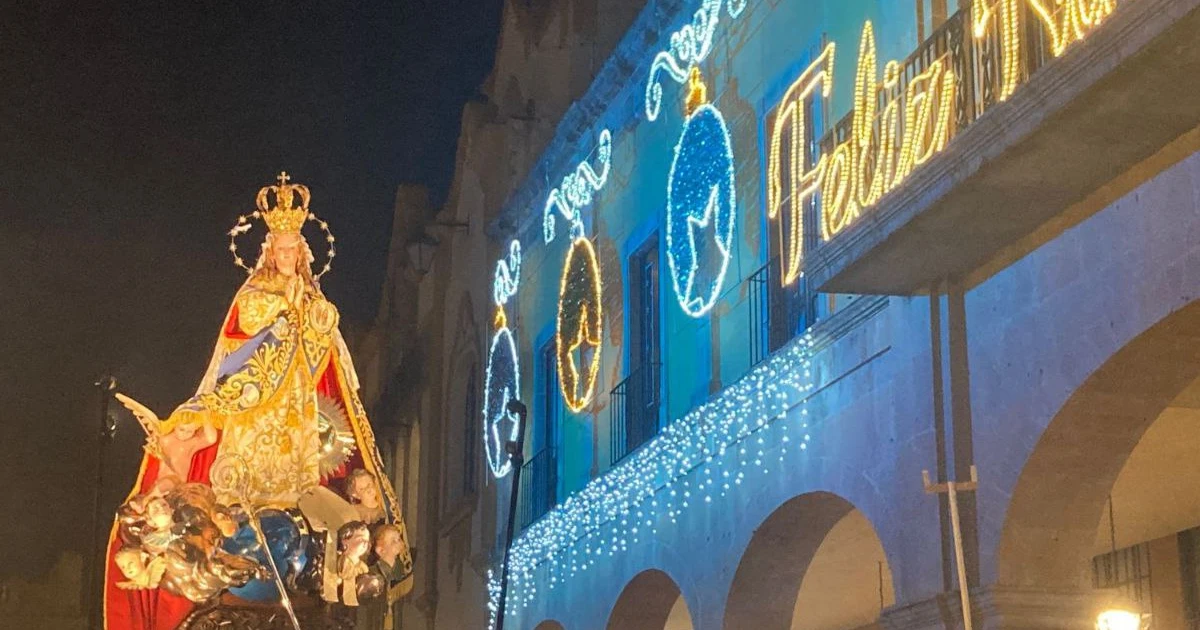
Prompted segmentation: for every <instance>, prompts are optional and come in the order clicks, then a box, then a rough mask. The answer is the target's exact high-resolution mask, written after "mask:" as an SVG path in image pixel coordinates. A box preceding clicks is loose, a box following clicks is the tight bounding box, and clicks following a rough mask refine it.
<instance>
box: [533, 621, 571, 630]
mask: <svg viewBox="0 0 1200 630" xmlns="http://www.w3.org/2000/svg"><path fill="white" fill-rule="evenodd" d="M533 630H566V629H565V628H563V625H562V624H561V623H558V622H557V621H555V620H553V619H546V620H545V621H543V622H541V623H539V624H538V625H536V626H534V627H533Z"/></svg>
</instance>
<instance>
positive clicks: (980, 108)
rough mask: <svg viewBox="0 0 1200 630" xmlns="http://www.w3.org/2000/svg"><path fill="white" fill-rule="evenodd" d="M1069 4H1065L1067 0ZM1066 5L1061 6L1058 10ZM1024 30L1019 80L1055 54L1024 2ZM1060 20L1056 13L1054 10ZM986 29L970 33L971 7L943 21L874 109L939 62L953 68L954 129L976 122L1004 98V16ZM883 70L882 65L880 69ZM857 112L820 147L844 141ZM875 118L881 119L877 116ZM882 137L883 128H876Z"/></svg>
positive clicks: (881, 94) (837, 125)
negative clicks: (983, 33) (976, 35)
mask: <svg viewBox="0 0 1200 630" xmlns="http://www.w3.org/2000/svg"><path fill="white" fill-rule="evenodd" d="M1064 4H1065V3H1064ZM1063 10H1066V9H1065V8H1064V7H1063V6H1059V7H1058V8H1057V9H1056V10H1055V12H1056V14H1057V12H1059V11H1063ZM1019 11H1020V12H1021V16H1020V24H1021V25H1022V29H1023V30H1022V33H1021V38H1020V44H1021V48H1020V51H1019V54H1020V59H1021V66H1020V72H1019V77H1018V83H1021V82H1024V81H1025V80H1026V79H1027V78H1028V77H1029V76H1030V75H1032V74H1033V73H1034V72H1036V71H1037V70H1038V69H1039V68H1041V67H1042V66H1044V65H1045V64H1046V63H1047V62H1048V61H1049V60H1051V59H1053V58H1054V53H1053V51H1052V50H1051V49H1050V48H1051V47H1050V42H1049V41H1048V36H1047V35H1046V31H1045V28H1044V27H1043V24H1042V22H1041V20H1040V19H1038V17H1037V16H1035V15H1033V14H1032V13H1031V10H1030V8H1029V6H1028V5H1027V4H1026V3H1021V4H1020V9H1019ZM1055 18H1056V19H1058V16H1057V15H1055ZM986 30H987V32H986V33H985V35H984V36H983V37H979V38H976V37H975V36H974V34H973V33H972V25H971V7H970V6H968V7H966V8H963V9H960V10H959V11H957V12H956V13H955V14H954V15H952V16H950V17H949V18H948V19H947V20H946V21H945V22H943V23H942V24H941V25H939V26H938V27H937V28H936V29H934V31H933V32H932V33H931V34H930V35H929V37H928V38H927V39H926V40H925V41H924V42H922V43H921V45H920V46H919V47H917V49H916V50H915V51H913V53H912V54H910V55H909V56H908V58H906V59H905V60H904V61H903V63H902V64H901V66H900V74H899V80H898V81H897V82H896V83H895V85H893V86H889V87H884V86H882V85H881V86H880V87H879V89H878V90H877V92H876V99H877V101H876V102H877V108H876V111H879V112H882V111H883V108H884V106H885V105H887V103H889V102H892V101H894V100H896V99H901V98H903V97H904V95H905V93H906V92H907V90H908V86H909V85H910V84H911V83H912V82H913V80H915V79H916V78H917V77H918V76H920V75H921V74H922V73H924V72H925V71H926V70H928V69H929V68H930V66H932V65H933V63H934V62H937V61H941V62H942V64H943V66H944V67H947V68H950V69H952V70H953V71H954V78H955V93H954V95H955V102H954V115H953V119H954V130H952V133H957V132H958V131H961V130H962V129H963V128H964V127H966V126H968V125H970V124H971V123H973V122H975V120H977V119H978V118H979V117H980V116H982V115H983V114H984V112H986V111H987V110H988V109H990V108H991V107H992V106H993V105H995V104H996V103H998V102H1000V94H1001V88H1002V85H1003V78H1004V77H1003V72H1002V69H1003V67H1004V59H1003V58H1002V55H1003V54H1004V53H1003V52H1002V51H1001V32H1000V20H999V19H998V18H996V17H993V18H992V19H990V20H989V21H988V22H987V25H986ZM879 71H880V72H882V68H881V69H879ZM853 118H854V112H850V113H848V114H846V115H845V116H844V117H843V118H841V119H840V120H838V121H837V122H836V123H834V125H833V126H832V127H831V128H830V129H829V131H828V132H826V133H825V135H824V136H822V137H821V139H820V140H819V142H818V145H819V146H820V148H821V152H822V153H823V154H825V155H829V154H831V153H832V152H833V150H834V148H835V147H837V145H839V144H842V143H843V142H846V141H847V140H848V139H849V138H850V134H851V131H852V120H853ZM876 122H877V121H876ZM905 122H906V121H905V117H904V116H900V117H899V120H898V123H899V125H900V129H898V130H897V136H896V137H898V138H900V137H903V134H904V132H905V130H904V124H905ZM873 133H874V134H875V139H876V140H878V134H879V129H878V125H875V128H874V129H873Z"/></svg>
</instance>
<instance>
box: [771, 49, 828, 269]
mask: <svg viewBox="0 0 1200 630" xmlns="http://www.w3.org/2000/svg"><path fill="white" fill-rule="evenodd" d="M833 58H834V45H833V44H832V43H830V44H828V45H827V46H825V50H823V51H821V54H820V56H818V57H817V58H816V60H814V61H813V62H812V64H811V65H809V66H808V68H806V69H805V70H804V72H801V73H800V76H799V77H798V78H797V79H796V80H795V81H794V82H793V83H792V85H791V86H790V87H788V89H787V92H785V93H784V94H783V99H782V100H780V102H779V112H778V113H777V114H776V115H775V123H774V125H773V126H772V129H771V143H770V154H769V155H768V158H767V160H768V161H767V217H768V218H770V219H776V218H779V216H780V213H781V212H785V211H786V212H788V213H789V215H788V216H789V220H790V226H789V229H788V232H787V234H782V235H781V242H782V243H783V247H782V251H783V255H782V256H780V264H782V265H783V284H785V285H789V284H791V283H793V282H795V281H796V279H797V278H799V277H800V262H801V260H803V258H804V207H805V205H806V202H807V200H808V199H809V197H812V196H813V195H815V194H816V192H817V187H818V186H819V185H820V183H821V180H822V178H824V176H825V166H826V157H825V156H824V155H822V156H820V158H819V159H818V160H817V163H816V165H815V166H813V168H812V169H811V170H805V166H806V164H805V162H806V161H807V158H808V155H807V150H806V149H807V147H805V146H804V138H805V130H806V129H807V128H808V124H809V122H808V121H807V120H806V119H805V116H804V102H805V100H807V99H808V98H809V97H810V96H812V94H813V93H814V92H816V90H817V89H818V88H820V90H821V96H822V97H823V98H827V97H828V96H829V94H830V91H831V90H832V88H833ZM785 133H790V139H791V141H790V142H789V143H788V147H787V149H788V165H789V166H790V167H791V168H790V169H789V170H788V173H787V184H788V188H789V189H790V191H791V203H790V204H788V207H787V209H786V210H785V209H784V208H783V207H781V206H782V204H783V200H782V196H783V184H784V174H783V173H782V172H780V171H781V170H782V168H783V167H782V153H783V137H784V134H785ZM780 229H783V226H782V224H781V225H780Z"/></svg>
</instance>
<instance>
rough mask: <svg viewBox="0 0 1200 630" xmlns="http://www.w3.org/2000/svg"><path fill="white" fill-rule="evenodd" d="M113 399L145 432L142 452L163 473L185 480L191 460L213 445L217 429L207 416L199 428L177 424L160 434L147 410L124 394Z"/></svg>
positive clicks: (159, 424)
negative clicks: (161, 467) (156, 462)
mask: <svg viewBox="0 0 1200 630" xmlns="http://www.w3.org/2000/svg"><path fill="white" fill-rule="evenodd" d="M116 398H117V400H119V401H120V402H121V404H122V405H124V406H125V408H126V409H128V410H129V411H130V412H132V413H133V415H134V417H135V418H137V420H138V422H139V423H140V424H141V425H142V429H143V430H144V431H146V451H147V452H149V453H150V454H151V455H154V456H155V457H158V458H159V460H160V461H162V463H163V465H164V466H166V467H167V470H168V471H169V472H170V473H171V474H173V475H175V476H176V477H178V478H179V479H181V480H186V479H187V478H188V471H189V470H190V469H191V467H192V457H193V456H194V455H195V454H196V453H198V452H200V451H201V450H203V449H206V448H208V447H210V446H212V445H213V444H216V443H217V429H216V427H214V426H213V424H212V421H211V419H210V418H209V417H208V416H207V415H205V416H204V420H203V423H202V424H199V425H197V424H196V423H192V422H180V423H178V424H176V425H175V426H174V427H172V428H171V429H170V430H169V431H167V432H165V433H164V432H163V431H162V422H161V421H159V419H158V416H157V415H155V414H154V412H153V411H151V410H150V408H149V407H147V406H145V405H143V404H142V403H139V402H138V401H136V400H134V399H132V398H130V397H128V396H126V395H125V394H121V393H118V394H116Z"/></svg>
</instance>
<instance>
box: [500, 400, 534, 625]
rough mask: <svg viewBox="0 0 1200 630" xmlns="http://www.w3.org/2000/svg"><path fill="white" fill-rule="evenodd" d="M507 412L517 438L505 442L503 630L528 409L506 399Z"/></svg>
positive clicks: (501, 623) (523, 461)
mask: <svg viewBox="0 0 1200 630" xmlns="http://www.w3.org/2000/svg"><path fill="white" fill-rule="evenodd" d="M507 410H508V413H509V414H512V415H515V416H517V422H518V424H517V439H516V440H515V441H509V442H508V443H506V444H505V450H507V451H508V458H509V460H510V461H511V462H512V467H513V476H512V492H510V493H509V495H508V529H507V530H506V531H505V533H504V559H503V561H502V563H501V565H500V602H499V604H498V605H497V607H496V630H504V609H505V608H506V605H505V604H506V603H507V600H508V553H509V549H510V548H511V547H512V539H513V526H514V525H515V524H516V520H517V494H518V493H519V492H520V490H521V467H522V466H523V465H524V464H525V452H524V445H525V416H526V414H527V413H528V412H529V410H528V409H527V408H526V407H525V404H524V403H522V402H521V401H519V400H510V401H508V406H507Z"/></svg>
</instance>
